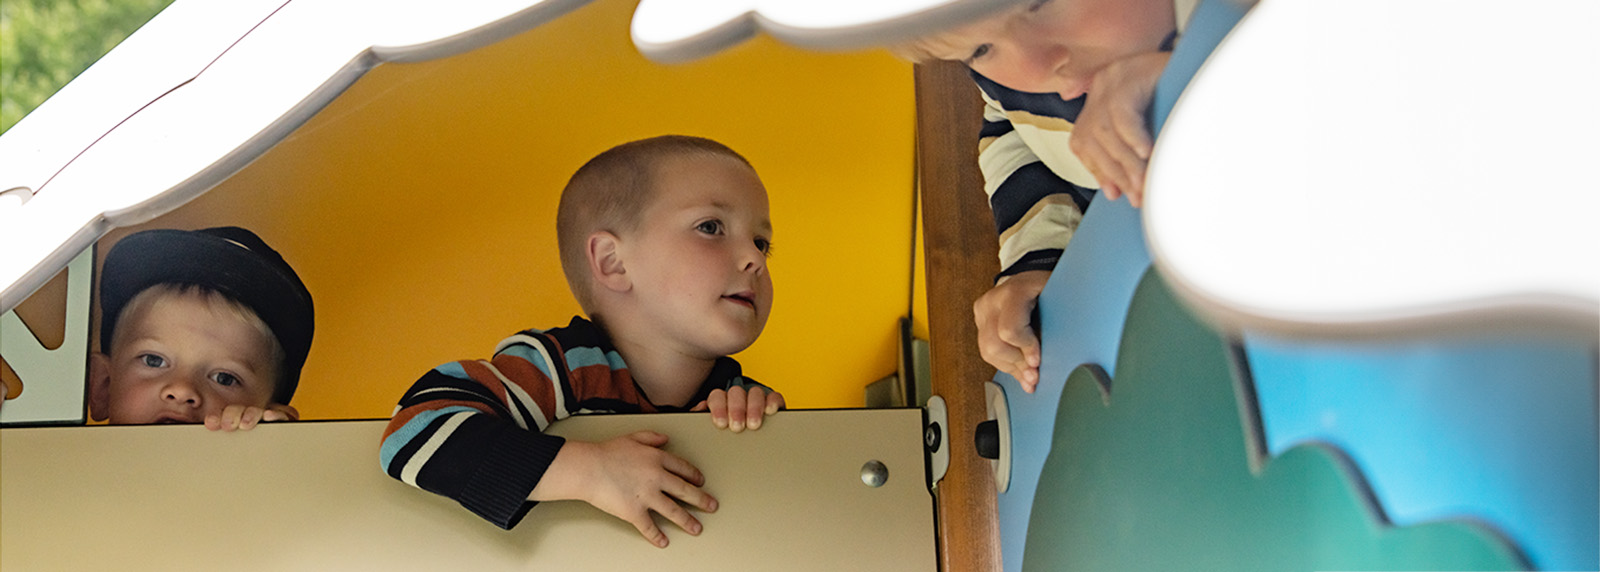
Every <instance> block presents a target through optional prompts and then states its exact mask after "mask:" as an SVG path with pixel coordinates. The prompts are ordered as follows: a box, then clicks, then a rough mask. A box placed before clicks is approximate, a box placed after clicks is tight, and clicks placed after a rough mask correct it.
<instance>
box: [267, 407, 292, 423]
mask: <svg viewBox="0 0 1600 572" xmlns="http://www.w3.org/2000/svg"><path fill="white" fill-rule="evenodd" d="M267 409H268V410H271V411H272V412H273V413H275V414H281V415H283V417H281V418H275V419H268V421H298V420H299V419H300V410H299V409H295V408H294V406H293V405H285V404H282V403H274V404H272V405H268V406H267ZM274 417H277V415H274Z"/></svg>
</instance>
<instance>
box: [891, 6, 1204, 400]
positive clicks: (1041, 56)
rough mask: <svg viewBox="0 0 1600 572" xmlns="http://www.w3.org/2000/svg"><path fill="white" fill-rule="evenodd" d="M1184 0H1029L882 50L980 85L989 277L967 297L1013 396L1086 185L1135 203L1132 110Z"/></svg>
mask: <svg viewBox="0 0 1600 572" xmlns="http://www.w3.org/2000/svg"><path fill="white" fill-rule="evenodd" d="M1196 3H1197V0H1030V1H1028V2H1019V3H1017V5H1016V6H1013V7H1010V8H1008V9H1006V10H1004V11H1002V12H1000V13H998V14H995V15H992V16H989V17H987V18H984V19H982V20H979V21H975V22H972V23H969V24H966V25H963V26H960V27H957V28H954V29H951V30H948V31H945V32H942V33H938V34H933V35H930V36H927V37H923V38H920V39H918V40H916V41H914V42H912V43H909V44H906V45H904V46H900V47H898V48H897V49H896V50H895V51H896V52H897V53H899V54H900V55H901V56H903V57H906V58H908V59H911V60H913V61H926V60H932V59H940V60H952V61H959V62H962V63H963V64H966V66H967V67H968V68H970V69H971V70H972V72H973V73H972V75H973V80H974V81H976V82H977V84H978V86H979V88H980V89H981V90H982V93H983V98H984V102H985V105H986V107H985V110H984V123H983V127H982V131H981V135H980V137H981V139H980V143H979V147H978V149H979V153H978V162H979V168H980V170H982V171H983V175H984V186H985V191H986V192H987V193H988V194H989V204H990V206H991V208H992V209H993V212H994V218H995V226H996V228H997V230H998V231H999V234H1000V263H1001V268H1002V270H1001V272H1000V275H999V277H998V279H997V280H996V283H995V286H994V288H992V289H990V290H989V292H987V293H985V294H984V295H983V296H981V297H979V298H978V300H977V301H976V302H975V303H974V304H973V316H974V319H975V320H976V321H977V325H978V349H979V351H980V353H981V354H982V355H983V358H984V360H985V361H987V362H989V363H990V364H991V365H993V366H995V367H996V368H997V369H999V370H1001V371H1003V372H1005V373H1007V374H1009V375H1011V376H1012V377H1013V378H1016V380H1017V381H1018V382H1019V383H1020V384H1021V385H1022V388H1023V389H1024V390H1025V391H1029V392H1032V391H1033V390H1034V388H1035V387H1036V386H1037V384H1038V382H1039V361H1040V347H1039V338H1038V336H1037V335H1035V333H1034V332H1033V329H1032V327H1031V325H1030V322H1031V316H1032V313H1033V310H1034V308H1035V307H1036V305H1037V303H1038V297H1039V293H1040V292H1042V291H1043V290H1044V286H1045V283H1046V282H1047V281H1048V280H1049V278H1050V273H1051V272H1052V271H1053V270H1054V269H1055V265H1056V261H1057V260H1058V259H1059V257H1060V256H1061V252H1062V250H1063V249H1065V248H1066V245H1067V243H1068V242H1069V241H1070V240H1071V239H1072V234H1073V231H1075V230H1076V229H1077V227H1078V223H1079V221H1081V220H1082V218H1083V213H1084V211H1085V210H1086V209H1087V208H1088V206H1089V201H1090V199H1091V198H1092V197H1093V195H1094V193H1095V192H1096V189H1098V190H1099V191H1103V192H1104V193H1105V195H1106V198H1108V199H1116V198H1118V197H1119V196H1121V195H1127V197H1128V201H1129V203H1131V204H1132V205H1133V206H1136V207H1137V206H1139V205H1140V203H1141V201H1142V199H1143V193H1144V175H1145V164H1146V161H1147V160H1148V159H1149V157H1150V151H1151V148H1152V141H1151V137H1150V133H1149V127H1148V126H1147V125H1146V124H1145V118H1144V112H1145V109H1146V108H1148V107H1149V104H1150V101H1151V97H1152V95H1153V94H1154V91H1155V86H1156V82H1157V81H1158V80H1159V79H1160V76H1161V73H1162V71H1163V70H1164V69H1165V67H1166V63H1167V59H1168V55H1169V53H1170V51H1169V50H1170V49H1171V47H1172V44H1173V43H1174V42H1175V41H1176V39H1177V34H1178V29H1179V27H1180V26H1181V25H1182V24H1183V23H1184V22H1185V21H1186V20H1187V19H1188V16H1189V14H1190V12H1192V11H1193V8H1194V5H1195V4H1196Z"/></svg>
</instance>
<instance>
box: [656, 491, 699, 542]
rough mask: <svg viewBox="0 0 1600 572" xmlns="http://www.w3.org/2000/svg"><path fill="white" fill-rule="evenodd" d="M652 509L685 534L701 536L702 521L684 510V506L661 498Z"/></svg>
mask: <svg viewBox="0 0 1600 572" xmlns="http://www.w3.org/2000/svg"><path fill="white" fill-rule="evenodd" d="M650 508H651V509H653V510H655V511H656V513H658V514H660V515H661V516H662V517H663V518H666V519H667V520H669V521H671V522H672V523H673V524H676V525H678V528H681V529H683V531H684V532H687V533H689V534H690V535H691V536H700V520H699V519H697V518H695V517H694V515H692V514H689V511H688V510H687V509H684V508H683V505H680V504H678V503H676V502H673V500H672V499H670V498H667V497H660V499H659V500H658V501H657V502H656V504H655V505H654V506H652V507H650Z"/></svg>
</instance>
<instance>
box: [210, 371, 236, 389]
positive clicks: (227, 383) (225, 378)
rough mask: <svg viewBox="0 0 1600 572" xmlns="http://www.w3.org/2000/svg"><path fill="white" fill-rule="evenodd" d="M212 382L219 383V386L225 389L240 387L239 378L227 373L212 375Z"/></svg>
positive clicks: (220, 372)
mask: <svg viewBox="0 0 1600 572" xmlns="http://www.w3.org/2000/svg"><path fill="white" fill-rule="evenodd" d="M211 381H215V382H217V385H221V386H223V387H232V386H234V385H238V383H239V377H238V376H236V375H233V374H231V373H228V372H225V371H219V372H217V373H214V374H211Z"/></svg>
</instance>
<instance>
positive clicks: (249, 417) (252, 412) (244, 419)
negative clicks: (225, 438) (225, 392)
mask: <svg viewBox="0 0 1600 572" xmlns="http://www.w3.org/2000/svg"><path fill="white" fill-rule="evenodd" d="M264 413H265V411H264V410H262V409H261V408H259V407H246V408H244V411H243V412H242V413H241V414H240V415H239V430H240V431H249V430H251V429H255V427H256V424H257V423H260V422H261V417H262V415H263V414H264Z"/></svg>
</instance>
